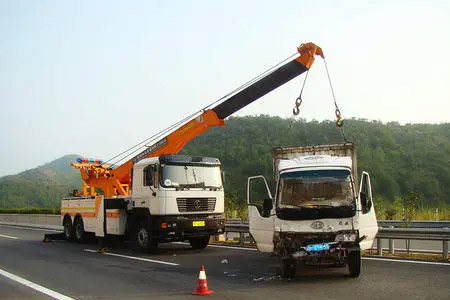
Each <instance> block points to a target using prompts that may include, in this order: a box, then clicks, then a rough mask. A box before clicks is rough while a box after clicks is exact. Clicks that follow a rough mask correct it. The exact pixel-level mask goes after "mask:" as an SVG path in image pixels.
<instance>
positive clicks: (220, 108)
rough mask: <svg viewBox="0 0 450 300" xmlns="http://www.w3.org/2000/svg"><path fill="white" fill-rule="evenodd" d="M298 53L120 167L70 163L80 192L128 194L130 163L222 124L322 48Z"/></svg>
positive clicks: (172, 150) (308, 47) (178, 145)
mask: <svg viewBox="0 0 450 300" xmlns="http://www.w3.org/2000/svg"><path fill="white" fill-rule="evenodd" d="M297 51H298V52H299V54H300V55H299V56H298V57H296V58H294V59H292V60H291V61H289V62H287V63H285V64H283V65H282V66H280V67H278V68H277V69H275V70H273V71H272V72H270V73H268V74H267V75H265V76H263V77H262V78H260V79H259V80H257V81H255V82H254V83H252V84H251V85H249V86H247V87H245V88H244V89H242V90H240V91H238V92H237V93H236V94H234V95H232V96H231V97H229V98H227V99H226V100H224V101H222V102H221V103H219V104H218V105H216V106H214V107H213V108H211V109H207V110H205V111H204V112H203V113H202V114H201V115H200V116H197V117H195V118H193V119H192V120H190V121H188V122H187V123H185V124H184V125H182V126H181V127H179V128H178V129H176V130H175V131H173V132H172V133H170V134H169V135H167V136H165V137H163V138H162V139H160V140H159V141H157V142H156V143H154V144H153V145H151V146H149V147H148V148H146V149H145V150H144V151H142V152H141V153H139V154H138V155H136V156H135V157H133V158H132V159H130V160H128V161H127V162H125V163H124V164H122V165H121V166H119V167H117V168H115V169H111V167H110V166H109V165H105V164H102V162H101V161H93V162H91V161H86V162H85V161H81V162H78V163H72V164H71V165H72V166H73V167H75V168H76V169H78V170H80V173H81V178H82V179H83V181H84V182H85V184H83V191H84V192H83V193H82V194H84V193H86V192H85V191H86V190H87V189H86V185H87V186H89V187H90V188H91V193H90V194H92V193H93V192H92V191H93V189H94V188H99V189H101V190H103V193H104V194H105V196H106V197H112V196H116V195H124V196H125V195H128V194H129V193H130V187H131V172H132V168H133V165H134V164H135V163H136V162H138V161H140V160H142V159H144V158H148V157H154V156H160V155H164V154H177V153H178V152H179V151H180V150H181V149H182V148H183V147H184V146H185V145H186V143H188V142H189V141H191V140H192V139H194V138H195V137H197V136H199V135H201V134H203V133H204V132H205V131H207V130H209V129H210V128H212V127H216V126H222V125H225V121H224V119H225V118H227V117H228V116H230V115H232V114H233V113H235V112H236V111H238V110H240V109H241V108H243V107H245V106H247V105H249V104H250V103H252V102H253V101H255V100H257V99H259V98H261V97H262V96H264V95H266V94H267V93H269V92H271V91H272V90H274V89H276V88H278V87H280V86H281V85H283V84H285V83H286V82H288V81H290V80H292V79H293V78H295V77H297V76H299V75H301V74H302V73H304V72H306V71H307V70H308V69H309V68H310V67H311V65H312V64H313V62H314V56H315V55H318V56H321V57H322V58H324V54H323V52H322V49H321V48H320V47H318V46H316V45H314V44H313V43H305V44H302V45H300V46H299V47H298V48H297Z"/></svg>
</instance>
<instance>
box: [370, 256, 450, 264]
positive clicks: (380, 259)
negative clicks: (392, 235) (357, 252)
mask: <svg viewBox="0 0 450 300" xmlns="http://www.w3.org/2000/svg"><path fill="white" fill-rule="evenodd" d="M363 259H364V260H379V261H390V262H399V263H410V264H424V265H438V266H450V264H449V263H443V262H434V261H420V260H403V259H389V258H378V257H363Z"/></svg>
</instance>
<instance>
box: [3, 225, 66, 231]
mask: <svg viewBox="0 0 450 300" xmlns="http://www.w3.org/2000/svg"><path fill="white" fill-rule="evenodd" d="M0 227H7V228H17V229H25V230H36V231H52V232H62V230H56V229H42V228H32V227H23V226H13V225H2V224H0Z"/></svg>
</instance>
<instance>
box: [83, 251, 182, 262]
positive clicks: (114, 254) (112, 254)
mask: <svg viewBox="0 0 450 300" xmlns="http://www.w3.org/2000/svg"><path fill="white" fill-rule="evenodd" d="M84 251H86V252H92V253H97V251H95V250H92V249H84ZM101 254H103V255H110V256H117V257H122V258H129V259H134V260H140V261H146V262H152V263H157V264H162V265H169V266H179V264H176V263H172V262H167V261H162V260H154V259H148V258H143V257H136V256H129V255H122V254H117V253H110V252H105V253H101Z"/></svg>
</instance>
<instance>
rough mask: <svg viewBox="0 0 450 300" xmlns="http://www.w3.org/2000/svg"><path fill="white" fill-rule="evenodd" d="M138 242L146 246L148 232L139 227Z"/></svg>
mask: <svg viewBox="0 0 450 300" xmlns="http://www.w3.org/2000/svg"><path fill="white" fill-rule="evenodd" d="M137 239H138V242H139V244H140V245H141V246H146V245H147V243H148V233H147V230H145V229H144V228H141V229H140V230H139V232H138V234H137Z"/></svg>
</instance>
